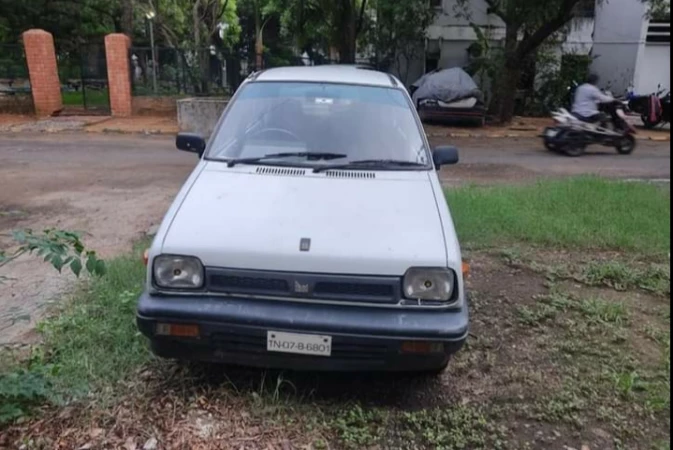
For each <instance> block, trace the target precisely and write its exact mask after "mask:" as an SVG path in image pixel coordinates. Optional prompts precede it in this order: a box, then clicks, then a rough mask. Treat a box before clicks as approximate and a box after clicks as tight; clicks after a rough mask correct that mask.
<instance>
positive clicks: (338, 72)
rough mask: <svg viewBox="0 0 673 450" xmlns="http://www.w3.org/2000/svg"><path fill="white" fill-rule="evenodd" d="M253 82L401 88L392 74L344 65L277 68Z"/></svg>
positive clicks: (258, 73) (257, 76)
mask: <svg viewBox="0 0 673 450" xmlns="http://www.w3.org/2000/svg"><path fill="white" fill-rule="evenodd" d="M251 81H299V82H312V83H316V82H324V83H344V84H357V85H366V86H383V87H400V86H401V85H400V83H399V82H398V81H397V79H396V78H395V77H393V76H392V75H390V74H387V73H384V72H379V71H377V70H372V69H369V68H367V67H365V66H358V65H342V64H329V65H323V66H292V67H277V68H273V69H267V70H263V71H261V72H257V73H256V74H253V75H252V76H251Z"/></svg>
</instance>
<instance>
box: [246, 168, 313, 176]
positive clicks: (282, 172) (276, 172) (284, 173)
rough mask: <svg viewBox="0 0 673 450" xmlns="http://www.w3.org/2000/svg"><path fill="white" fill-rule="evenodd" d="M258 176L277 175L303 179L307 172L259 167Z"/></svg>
mask: <svg viewBox="0 0 673 450" xmlns="http://www.w3.org/2000/svg"><path fill="white" fill-rule="evenodd" d="M257 174H258V175H276V176H289V177H303V176H304V175H306V171H305V170H303V169H288V168H285V167H258V168H257Z"/></svg>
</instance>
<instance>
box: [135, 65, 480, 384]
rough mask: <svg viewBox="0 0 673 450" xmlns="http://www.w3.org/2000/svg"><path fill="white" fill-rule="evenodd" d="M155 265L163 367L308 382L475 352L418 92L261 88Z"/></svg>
mask: <svg viewBox="0 0 673 450" xmlns="http://www.w3.org/2000/svg"><path fill="white" fill-rule="evenodd" d="M176 141H177V142H176V144H177V147H178V148H179V149H181V150H186V151H191V152H195V153H197V154H198V155H199V157H200V161H199V163H198V165H197V166H196V168H195V169H194V171H193V173H192V174H191V176H190V177H189V179H188V180H187V181H186V183H185V185H184V186H183V187H182V189H181V190H180V192H179V194H178V195H177V197H176V198H175V201H174V202H173V204H172V206H171V207H170V209H169V210H168V212H167V213H166V216H165V218H164V220H163V222H162V224H161V226H160V228H159V230H158V232H157V235H156V237H155V239H154V242H153V244H152V246H151V248H150V249H149V251H148V253H147V264H148V271H147V287H146V291H145V292H144V293H143V294H142V296H141V297H140V299H139V303H138V309H137V323H138V327H139V329H140V330H141V331H142V332H143V334H145V335H146V336H147V337H148V338H149V339H150V342H151V347H152V350H153V351H154V353H155V354H157V355H159V356H162V357H167V358H177V359H195V360H202V361H214V362H224V363H231V364H237V365H245V366H259V367H274V368H289V369H306V370H333V371H345V370H402V371H438V370H441V369H443V368H444V367H445V366H446V365H447V364H448V361H449V358H450V356H451V355H452V354H453V353H455V352H456V351H458V350H459V349H460V348H461V346H462V345H463V343H464V341H465V339H466V337H467V333H468V310H467V305H466V300H465V299H466V294H465V286H464V284H463V275H464V274H463V267H464V265H463V263H462V260H461V253H460V247H459V244H458V239H457V237H456V231H455V229H454V225H453V221H452V219H451V215H450V213H449V208H448V207H447V204H446V200H445V198H444V194H443V191H442V187H441V185H440V182H439V178H438V176H437V173H436V171H435V170H436V169H438V168H439V167H440V166H442V165H444V164H454V163H456V162H457V161H458V152H457V150H456V149H455V148H453V147H440V148H435V149H434V151H431V150H430V147H429V145H428V141H427V138H426V135H425V133H424V131H423V127H422V125H421V122H420V120H419V118H418V115H417V113H416V111H415V108H414V107H413V104H412V102H411V99H410V98H409V95H408V94H407V92H406V90H405V88H404V86H403V85H402V83H400V81H399V80H397V79H396V78H395V77H393V76H391V75H388V74H385V73H381V72H376V71H373V70H367V69H364V68H360V67H357V66H319V67H288V68H278V69H271V70H267V71H262V72H258V73H255V74H253V75H251V76H250V77H249V78H248V79H246V80H245V82H244V83H243V84H242V85H241V87H240V88H239V89H238V90H237V92H236V94H235V95H234V96H233V98H232V99H231V101H230V103H229V105H228V107H227V108H226V110H225V111H224V112H223V114H222V117H221V118H220V119H219V122H218V124H217V125H216V127H215V131H214V132H213V135H212V136H211V138H210V139H209V141H208V144H207V145H206V142H205V140H204V139H203V138H201V137H199V136H195V135H192V134H180V135H178V137H177V140H176Z"/></svg>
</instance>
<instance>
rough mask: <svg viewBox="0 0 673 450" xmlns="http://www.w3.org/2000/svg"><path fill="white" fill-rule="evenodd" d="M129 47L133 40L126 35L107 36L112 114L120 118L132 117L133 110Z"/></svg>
mask: <svg viewBox="0 0 673 450" xmlns="http://www.w3.org/2000/svg"><path fill="white" fill-rule="evenodd" d="M129 47H131V40H130V39H129V38H128V36H126V35H125V34H121V33H113V34H108V35H107V36H105V59H106V60H107V79H108V88H109V90H110V112H111V113H112V115H113V116H118V117H124V116H130V115H131V112H132V110H133V108H132V103H131V67H130V64H129Z"/></svg>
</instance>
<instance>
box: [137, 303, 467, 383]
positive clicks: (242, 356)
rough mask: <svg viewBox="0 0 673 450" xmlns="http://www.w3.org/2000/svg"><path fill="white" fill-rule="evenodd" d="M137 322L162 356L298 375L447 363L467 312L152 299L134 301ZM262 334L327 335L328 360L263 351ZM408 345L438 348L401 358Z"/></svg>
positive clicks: (457, 344) (429, 367)
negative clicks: (172, 328) (189, 328)
mask: <svg viewBox="0 0 673 450" xmlns="http://www.w3.org/2000/svg"><path fill="white" fill-rule="evenodd" d="M137 323H138V328H139V329H140V331H141V332H142V333H143V334H144V335H145V336H147V337H148V338H149V339H150V342H151V346H152V350H153V352H154V353H155V354H157V355H158V356H161V357H165V358H175V359H186V360H198V361H211V362H223V363H230V364H237V365H243V366H253V367H265V368H283V369H298V370H329V371H353V370H391V371H423V370H433V369H439V368H441V367H443V366H445V365H446V363H447V362H448V360H449V357H450V356H451V354H453V353H455V352H457V351H458V350H459V349H460V348H461V347H462V345H463V343H464V342H465V339H466V338H467V333H468V313H467V308H466V307H463V308H462V309H461V310H453V311H444V310H416V311H414V310H408V309H404V310H402V309H392V308H373V307H355V306H340V305H324V304H310V303H294V302H287V301H274V300H256V299H249V298H236V297H214V296H189V297H186V296H165V295H161V296H154V295H149V294H147V293H144V294H142V295H141V297H140V299H139V302H138V312H137ZM158 323H170V324H195V325H198V326H199V329H200V334H199V337H198V338H176V337H166V336H158V335H157V334H156V333H155V331H156V325H157V324H158ZM267 331H282V332H290V333H307V334H320V335H329V336H332V355H331V356H329V357H324V356H307V355H294V354H288V353H276V352H269V351H267V349H266V333H267ZM409 341H427V342H431V343H435V344H436V343H442V344H443V350H442V351H440V352H437V353H404V352H402V345H403V343H405V342H409Z"/></svg>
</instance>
